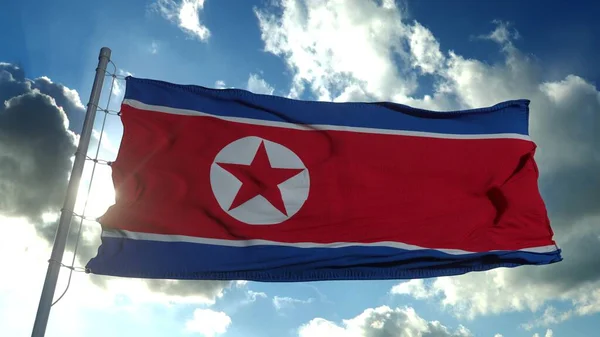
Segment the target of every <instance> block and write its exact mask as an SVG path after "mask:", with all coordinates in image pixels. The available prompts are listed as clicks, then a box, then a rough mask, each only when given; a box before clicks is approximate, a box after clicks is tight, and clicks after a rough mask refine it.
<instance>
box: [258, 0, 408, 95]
mask: <svg viewBox="0 0 600 337" xmlns="http://www.w3.org/2000/svg"><path fill="white" fill-rule="evenodd" d="M281 6H282V8H283V15H282V16H281V17H279V16H277V15H275V14H272V13H270V12H268V11H265V10H256V15H257V17H258V19H259V24H260V28H261V31H262V38H263V40H264V42H265V50H266V51H268V52H271V53H273V54H275V55H279V56H282V57H283V58H284V59H285V61H286V62H287V64H288V67H289V68H290V69H291V70H292V71H293V73H294V78H293V88H292V91H291V93H290V95H291V96H292V97H298V96H300V95H301V94H302V92H303V91H304V89H305V85H306V84H308V86H309V88H310V90H311V91H312V92H313V93H314V94H315V95H316V97H317V98H318V99H319V100H333V99H335V98H336V97H337V96H340V95H343V94H344V91H345V90H346V89H347V88H350V87H352V86H354V88H353V89H351V90H352V92H354V94H353V96H354V95H364V96H369V97H373V98H376V99H381V98H384V97H394V96H402V97H403V96H406V95H409V94H411V93H412V92H414V90H415V89H416V86H417V83H416V79H415V76H413V75H410V74H407V73H404V72H403V71H402V69H398V67H397V66H396V64H395V62H394V57H401V58H408V57H409V55H408V54H407V53H406V50H405V48H404V47H403V45H402V37H404V36H408V35H410V34H411V30H410V27H408V26H406V25H404V24H403V23H402V22H401V18H402V16H401V13H400V11H399V10H398V9H397V8H396V6H395V5H394V3H393V2H392V1H386V2H385V5H382V6H378V5H377V4H376V3H375V2H372V1H360V0H347V1H329V2H326V1H309V2H306V1H299V0H284V1H281ZM365 65H368V66H365ZM346 95H347V96H349V94H346Z"/></svg>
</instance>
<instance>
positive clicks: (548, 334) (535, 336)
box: [533, 329, 554, 337]
mask: <svg viewBox="0 0 600 337" xmlns="http://www.w3.org/2000/svg"><path fill="white" fill-rule="evenodd" d="M553 336H554V333H553V331H552V330H551V329H548V330H546V334H545V335H544V337H553ZM533 337H540V334H539V333H537V332H536V333H534V334H533Z"/></svg>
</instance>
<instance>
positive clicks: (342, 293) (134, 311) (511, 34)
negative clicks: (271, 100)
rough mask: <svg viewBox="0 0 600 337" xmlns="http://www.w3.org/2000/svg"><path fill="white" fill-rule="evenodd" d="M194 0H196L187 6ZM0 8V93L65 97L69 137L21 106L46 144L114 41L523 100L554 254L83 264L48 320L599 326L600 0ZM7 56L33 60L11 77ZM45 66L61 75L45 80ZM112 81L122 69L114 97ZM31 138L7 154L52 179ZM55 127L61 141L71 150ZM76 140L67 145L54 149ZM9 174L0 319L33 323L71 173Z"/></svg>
mask: <svg viewBox="0 0 600 337" xmlns="http://www.w3.org/2000/svg"><path fill="white" fill-rule="evenodd" d="M194 5H195V6H196V7H193V6H194ZM186 6H187V7H186ZM185 8H193V9H194V10H192V11H191V12H189V13H188V14H190V13H191V14H192V15H191V16H187V19H186V20H183V21H182V20H180V19H179V14H180V13H181V11H182V9H185ZM0 9H1V10H0V41H2V43H3V47H2V48H0V62H4V64H3V66H1V67H0V74H2V76H0V97H1V98H2V99H3V100H9V99H11V98H12V97H13V96H10V95H9V91H8V90H9V89H7V88H14V86H16V85H19V88H20V89H19V90H21V91H18V92H16V91H15V92H16V93H17V94H19V95H26V94H30V95H35V93H33V89H32V88H33V87H37V88H39V89H38V90H40V91H41V95H46V96H50V97H52V98H54V99H55V101H56V102H55V103H48V104H47V105H44V106H46V107H48V111H49V112H48V113H55V114H57V116H58V113H57V112H56V111H59V110H57V109H54V110H52V108H53V107H54V108H56V105H61V104H63V103H61V102H63V101H64V102H67V103H64V104H71V105H69V106H67V105H63V106H62V108H63V109H62V110H64V112H65V113H66V116H67V117H68V118H69V119H70V121H71V125H70V128H71V131H68V130H66V129H64V130H62V131H60V130H59V131H60V132H62V133H61V134H60V137H59V136H58V135H57V133H56V132H55V133H52V132H50V131H47V132H46V130H44V127H43V125H42V126H37V124H40V123H45V122H41V121H42V120H43V119H42V118H41V117H40V118H39V121H40V122H39V123H37V122H36V120H37V119H38V116H41V114H42V113H45V112H44V111H45V110H44V111H42V110H41V109H40V110H39V111H37V110H36V111H31V110H28V111H26V112H27V114H23V116H25V115H27V116H31V117H30V118H32V119H30V120H29V121H30V123H29V124H27V123H26V124H23V125H29V127H31V130H35V132H37V133H38V134H39V135H40V136H39V140H40V142H43V143H46V142H47V143H48V144H62V143H60V142H59V141H58V139H60V141H61V142H62V141H72V138H73V137H74V133H75V134H77V133H79V131H80V127H81V126H80V125H78V124H77V123H76V121H81V118H82V113H83V108H82V105H81V104H85V103H87V98H88V96H89V91H90V88H91V83H92V79H93V74H94V69H95V66H96V63H97V55H98V51H99V49H100V47H102V46H107V47H110V48H111V49H112V53H113V57H112V60H113V61H114V63H115V64H116V65H117V67H118V69H119V74H126V73H132V74H134V75H135V76H138V77H148V78H155V79H160V80H165V81H171V82H177V83H183V84H199V85H204V86H209V87H221V86H226V87H238V88H244V89H249V90H251V91H254V92H260V93H273V94H276V95H281V96H290V97H299V98H303V99H319V100H337V101H340V100H391V101H396V102H400V103H405V104H409V105H414V106H419V107H425V108H431V109H439V110H443V109H452V108H457V107H458V108H469V107H478V106H485V105H490V104H494V103H497V102H499V101H502V100H505V99H515V98H528V99H531V100H532V106H531V109H532V116H531V134H532V138H533V139H534V140H535V141H536V142H537V143H538V145H539V152H538V153H537V157H536V160H537V161H538V164H539V166H540V172H541V177H540V189H541V191H542V194H543V196H544V199H545V200H546V203H547V205H548V210H549V214H550V217H551V220H552V222H553V228H554V230H555V234H556V237H555V238H556V240H557V242H558V243H559V245H561V248H563V255H564V257H565V260H564V261H563V262H561V263H559V264H557V265H553V266H547V267H532V268H529V267H523V268H520V269H519V270H504V269H502V270H496V271H492V272H486V273H478V274H471V275H465V276H460V277H455V278H441V279H432V280H427V281H424V282H423V281H419V280H413V281H410V282H400V281H373V282H314V283H293V284H265V283H253V282H249V283H233V284H227V283H212V284H205V283H177V282H175V283H160V282H158V283H152V284H150V283H146V282H144V281H140V280H115V279H98V278H99V277H98V276H88V275H85V274H75V275H74V280H73V284H72V288H71V289H70V290H69V293H68V294H67V295H66V297H65V299H64V300H62V301H61V302H59V304H57V306H56V307H55V308H54V309H53V313H52V316H51V322H50V325H49V329H48V336H81V335H85V336H105V335H112V336H121V335H123V336H125V335H132V334H134V335H146V336H164V335H169V336H233V337H236V336H333V337H336V336H353V337H354V336H430V337H437V336H495V335H496V334H501V335H502V336H504V337H509V336H510V337H513V336H515V337H520V336H523V337H524V336H528V337H529V336H534V334H536V333H537V334H539V336H546V337H548V336H559V337H560V336H573V337H577V336H593V335H596V334H597V330H598V328H600V323H598V322H599V321H600V272H598V270H600V265H599V264H598V262H597V261H598V260H596V259H595V258H594V256H596V255H594V253H596V254H599V253H600V225H598V221H599V220H600V206H598V205H600V194H599V193H598V191H599V190H600V181H599V180H598V178H597V172H600V150H598V149H599V145H600V138H599V137H600V136H598V135H600V93H599V92H598V83H600V65H599V64H598V62H597V57H596V55H597V54H598V52H600V24H598V23H597V16H598V13H600V4H598V3H596V2H592V1H587V2H586V1H579V2H577V4H566V3H565V2H564V1H541V0H529V1H512V0H510V1H509V0H506V1H501V0H498V1H474V0H464V1H452V2H450V1H448V2H446V1H440V0H438V1H435V0H430V1H410V0H409V1H402V2H400V1H398V2H396V3H394V2H393V1H390V0H379V1H375V0H347V1H340V0H337V1H329V2H328V1H317V0H306V1H305V0H282V1H266V0H264V1H233V0H229V1H224V0H221V1H217V0H205V1H199V0H196V1H192V0H185V1H183V2H181V0H158V1H157V0H152V1H151V0H147V1H138V0H135V1H133V0H132V1H126V2H125V1H117V0H108V1H102V2H94V4H93V6H92V5H90V4H89V3H88V2H80V1H73V0H65V1H60V2H37V1H30V0H22V1H8V0H0ZM194 14H197V16H194ZM319 18H321V19H322V20H321V21H319ZM207 32H208V33H207ZM17 66H18V67H19V68H20V69H21V70H23V71H24V72H25V77H26V78H19V76H17V71H16V70H15V69H17V68H16V67H17ZM2 72H4V73H2ZM9 73H10V74H11V75H10V77H9V75H7V74H9ZM42 76H45V77H48V78H49V79H50V80H51V81H52V82H48V81H46V82H44V80H39V78H40V77H42ZM27 79H29V80H27ZM28 81H30V82H28ZM31 81H33V82H31ZM23 83H33V84H31V85H30V86H32V87H31V88H30V87H27V86H21V84H23ZM109 84H110V83H107V85H105V87H106V88H108V86H109ZM66 88H68V89H70V90H74V91H76V92H77V93H78V95H79V98H77V96H76V95H75V96H74V95H73V91H69V90H67V89H66ZM2 90H4V92H2ZM11 90H12V89H11ZM69 93H71V94H69ZM15 95H16V94H15ZM46 96H44V97H46ZM121 97H122V84H121V85H120V86H119V85H118V87H117V88H116V92H115V96H114V97H113V104H112V105H111V107H112V108H115V109H116V108H117V107H118V104H114V103H115V102H116V103H118V102H119V100H120V98H121ZM106 99H107V97H106V95H105V96H103V102H104V103H106ZM15 102H16V101H15ZM68 102H70V103H68ZM14 104H16V103H14ZM2 111H3V110H0V116H1V114H2ZM61 116H62V115H61ZM100 117H101V116H99V118H100ZM23 118H25V117H23ZM61 118H62V117H61ZM98 121H100V119H98ZM0 123H2V119H0ZM34 125H35V129H34ZM99 127H100V124H99V123H97V125H96V128H97V129H98V128H99ZM38 128H39V129H38ZM1 130H3V129H2V125H1V124H0V131H1ZM121 130H122V129H121V126H120V122H119V120H118V119H116V118H114V117H109V120H108V124H107V133H106V137H107V138H106V140H107V142H105V143H103V146H102V147H101V157H102V158H104V159H112V158H114V155H115V154H116V148H117V147H118V144H119V141H120V137H121ZM21 131H23V132H25V131H28V130H25V129H24V130H21ZM57 132H58V131H57ZM57 137H59V138H57ZM61 137H62V138H61ZM34 138H35V137H34ZM36 139H38V138H36ZM40 142H38V143H34V142H28V139H27V138H23V139H21V138H18V139H17V138H15V139H11V138H10V137H5V138H2V135H1V134H0V149H2V151H3V153H0V164H4V162H2V160H5V159H3V158H5V157H2V156H1V154H6V153H8V155H6V156H7V157H6V158H12V159H14V160H15V161H19V162H20V163H34V165H35V164H39V166H40V168H33V169H29V171H28V170H25V169H24V168H25V167H28V166H26V165H25V164H22V165H21V166H19V167H21V168H22V171H19V172H17V173H18V176H17V177H18V178H19V179H23V181H37V180H35V179H34V176H33V174H34V173H35V174H36V175H35V178H36V179H37V178H40V179H41V180H40V181H46V180H43V178H44V177H45V174H49V173H48V170H44V169H42V168H48V166H45V165H42V164H41V160H38V159H37V158H35V157H27V156H29V155H31V154H30V153H37V152H35V151H37V150H36V147H39V146H40V145H39V144H41V143H40ZM17 145H18V146H17ZM28 146H31V147H28ZM56 146H57V148H56V149H55V150H56V151H57V153H58V152H59V151H63V150H64V151H65V153H66V152H68V151H67V150H68V149H69V148H68V147H64V146H62V147H60V148H58V145H56ZM50 147H51V146H50ZM51 148H52V147H51ZM15 149H18V150H15ZM52 149H54V148H52ZM65 149H66V150H65ZM60 153H62V152H60ZM31 156H33V155H31ZM68 159H69V157H68V156H67V155H65V156H63V158H62V160H63V161H62V162H61V163H63V164H64V163H65V162H68ZM53 163H54V162H53ZM56 163H58V159H57V160H56ZM48 165H50V164H48ZM57 165H58V164H57ZM3 167H5V166H2V165H0V168H3ZM6 172H9V171H6ZM11 172H12V171H11ZM31 172H33V173H31ZM86 172H87V173H89V167H87V171H86ZM0 173H2V172H0ZM11 174H12V173H11ZM57 177H59V178H60V177H62V178H64V177H63V176H61V175H58V176H57ZM14 179H16V178H14ZM14 179H13V178H10V179H9V174H6V175H5V176H3V175H2V174H0V188H5V191H6V192H5V193H4V198H5V199H2V198H0V201H2V202H0V226H3V227H2V228H3V230H4V233H10V235H8V236H6V237H4V238H2V239H0V253H2V254H3V255H4V256H10V259H9V260H10V261H8V267H6V269H5V270H10V272H9V273H8V274H7V276H6V277H3V278H2V279H1V280H0V335H6V336H25V335H28V334H29V333H30V327H31V324H32V321H33V317H34V313H35V310H36V306H37V299H38V296H39V290H40V289H41V283H42V281H43V274H44V272H45V261H46V260H47V258H48V256H49V255H48V254H49V253H48V252H49V251H48V238H51V235H50V234H48V233H49V231H48V228H49V227H46V224H47V223H51V222H52V221H51V220H47V219H48V218H50V219H51V218H52V216H53V214H54V215H55V214H56V212H57V211H58V209H59V208H60V206H59V205H60V204H61V202H62V200H61V199H60V198H58V197H56V198H55V196H56V195H60V193H59V192H57V191H61V189H64V181H62V180H60V179H54V180H52V182H51V183H45V182H44V183H37V184H32V185H31V186H29V185H27V188H28V190H27V192H28V193H34V194H36V195H39V196H48V197H47V198H45V199H44V198H38V199H35V200H39V203H41V204H40V205H35V206H36V207H30V208H29V209H24V208H22V207H18V206H19V205H21V204H24V202H22V200H21V199H22V198H23V195H26V194H27V193H25V192H22V191H21V190H20V189H25V187H24V186H25V185H24V184H20V185H17V184H16V183H14V182H15V181H20V180H14ZM87 179H88V178H86V179H85V180H84V184H83V185H85V183H86V182H87V181H88V180H87ZM94 181H95V185H94V189H93V193H92V199H91V200H92V203H93V204H94V207H92V211H91V213H92V214H93V215H99V214H101V213H102V211H103V207H104V209H105V207H106V206H108V205H110V203H111V198H112V193H113V192H112V189H111V182H110V171H109V170H108V169H107V168H106V167H100V168H99V171H98V173H97V175H96V178H95V180H94ZM36 189H37V190H36ZM1 191H2V190H1V189H0V192H1ZM51 197H52V198H53V199H52V200H50V198H51ZM27 200H29V199H27ZM36 202H37V201H36ZM80 204H81V201H80ZM38 206H39V207H38ZM32 208H35V209H36V212H37V213H35V214H34V212H33V211H32V210H31V209H32ZM38 208H39V209H38ZM38 213H39V214H38ZM40 214H43V215H44V216H45V217H41V216H40ZM36 216H37V217H36ZM40 219H41V220H40ZM44 219H46V220H44ZM84 228H85V230H84V239H83V244H82V245H83V246H82V254H83V257H82V260H79V261H78V265H82V264H84V263H85V258H86V257H89V256H87V255H85V254H88V255H89V254H92V253H93V252H94V250H95V249H96V247H97V245H98V242H97V241H98V240H97V239H98V238H97V235H98V226H97V225H96V224H94V223H92V222H86V223H85V227H84ZM15 238H18V239H15ZM69 258H70V254H67V256H66V257H65V263H70V260H68V259H69ZM66 274H67V273H66V272H64V271H63V273H62V276H61V282H60V283H59V289H63V287H64V285H65V282H64V281H65V279H64V276H66ZM195 313H196V316H194V315H195ZM194 317H196V320H194ZM433 321H438V322H439V323H432V322H433ZM373 322H380V323H381V324H383V326H384V327H385V329H382V328H377V326H378V325H377V324H372V323H373ZM439 324H441V325H443V326H445V327H446V328H447V329H446V330H444V329H442V328H440V326H439ZM461 327H462V328H461ZM190 329H191V330H190ZM403 329H404V330H403ZM410 331H413V332H414V333H413V335H410V334H409V332H410Z"/></svg>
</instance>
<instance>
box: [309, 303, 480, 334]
mask: <svg viewBox="0 0 600 337" xmlns="http://www.w3.org/2000/svg"><path fill="white" fill-rule="evenodd" d="M298 335H299V336H300V337H305V336H306V337H308V336H310V337H321V336H322V337H325V336H327V337H392V336H394V337H472V336H473V335H472V334H471V332H470V331H469V330H468V329H467V328H465V327H464V326H462V325H461V326H459V327H458V328H457V329H456V330H455V331H451V330H450V329H448V327H446V326H444V325H443V324H441V323H440V322H438V321H429V322H428V321H426V320H424V319H423V318H421V317H420V316H419V315H417V313H416V312H415V310H414V309H413V308H410V307H405V308H395V309H392V308H390V307H388V306H381V307H378V308H371V309H367V310H365V311H363V312H362V313H361V314H360V315H358V316H356V317H354V318H351V319H347V320H343V321H342V324H337V323H334V322H331V321H328V320H326V319H323V318H315V319H313V320H311V321H310V322H308V323H307V324H305V325H303V326H301V327H300V329H299V330H298Z"/></svg>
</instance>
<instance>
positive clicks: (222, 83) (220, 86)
mask: <svg viewBox="0 0 600 337" xmlns="http://www.w3.org/2000/svg"><path fill="white" fill-rule="evenodd" d="M215 88H217V89H225V88H226V85H225V81H222V80H218V81H216V82H215Z"/></svg>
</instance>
